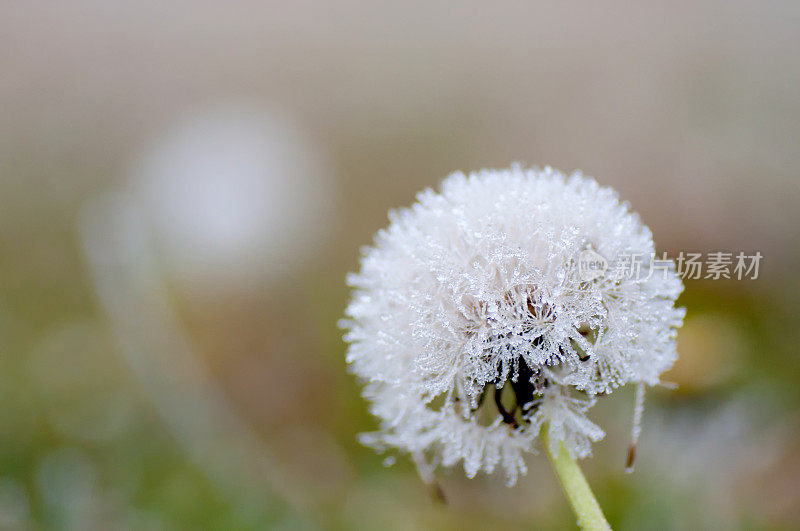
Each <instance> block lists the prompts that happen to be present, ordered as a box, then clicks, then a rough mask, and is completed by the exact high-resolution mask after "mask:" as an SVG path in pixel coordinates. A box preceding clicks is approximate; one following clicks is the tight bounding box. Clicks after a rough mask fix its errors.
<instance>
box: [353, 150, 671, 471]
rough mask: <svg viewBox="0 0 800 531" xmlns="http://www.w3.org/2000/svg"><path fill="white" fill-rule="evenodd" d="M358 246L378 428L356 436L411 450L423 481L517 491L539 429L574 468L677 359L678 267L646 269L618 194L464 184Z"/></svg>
mask: <svg viewBox="0 0 800 531" xmlns="http://www.w3.org/2000/svg"><path fill="white" fill-rule="evenodd" d="M389 217H390V221H391V222H390V224H389V226H388V227H387V228H385V229H383V230H381V231H379V232H378V234H377V235H376V236H375V241H374V244H373V245H372V246H371V247H368V248H365V249H364V251H363V256H362V259H361V271H360V272H358V273H355V274H351V275H350V276H349V277H348V283H349V284H350V286H351V287H352V288H353V295H352V300H351V302H350V304H349V306H348V308H347V310H346V318H345V319H344V320H343V321H342V323H341V325H342V326H343V327H344V328H345V329H346V330H347V332H346V334H345V339H346V341H347V342H349V348H348V352H347V361H348V363H349V364H350V367H351V369H352V371H353V372H354V373H355V374H356V375H357V376H358V377H360V379H362V380H363V381H364V382H365V387H364V396H365V397H366V398H367V400H368V401H369V402H370V403H371V411H372V413H373V414H375V415H376V416H377V417H378V418H379V419H380V421H381V429H380V431H377V432H374V433H366V434H362V435H361V441H362V442H363V443H364V444H367V445H370V446H373V447H375V448H377V449H379V450H384V449H396V450H399V451H401V452H407V453H409V454H411V456H412V458H413V459H414V461H415V463H416V464H417V466H418V468H420V470H421V473H422V474H423V477H424V476H425V475H426V474H429V473H430V470H432V469H433V468H434V467H435V466H437V465H442V466H452V465H455V464H457V463H459V462H461V463H463V466H464V469H465V471H466V474H467V475H468V476H469V477H472V476H474V475H475V474H476V473H477V472H478V471H481V470H482V471H485V472H487V473H491V472H494V471H502V472H503V473H504V474H505V475H506V477H507V480H508V482H509V484H513V483H514V482H515V481H516V479H517V476H518V475H519V474H521V473H524V472H525V463H524V461H523V458H522V456H523V454H524V453H525V452H526V451H532V450H534V449H535V447H536V444H537V440H538V438H539V432H540V431H541V429H542V428H543V427H544V429H547V430H549V432H548V434H549V440H550V442H551V444H560V443H561V442H563V443H564V444H565V446H566V448H567V450H568V451H569V452H570V453H571V454H572V455H573V456H575V457H584V456H586V455H588V454H589V453H590V451H591V443H592V442H593V441H597V440H599V439H600V438H602V437H603V435H604V433H603V430H602V429H601V428H600V427H599V426H597V425H596V424H594V423H593V422H592V421H591V420H589V418H588V416H587V412H588V410H589V408H590V407H591V406H592V405H593V404H594V403H595V401H596V400H597V397H598V396H601V395H605V394H608V393H610V392H612V391H613V390H614V389H615V388H617V387H619V386H621V385H625V384H628V383H635V384H646V385H654V384H656V383H658V382H659V376H660V375H661V374H662V373H663V372H664V371H666V370H667V369H669V368H670V366H672V364H673V362H674V361H675V359H676V352H675V334H676V329H677V327H679V326H680V325H681V323H682V320H683V309H680V308H675V305H674V303H675V299H676V298H677V296H678V295H679V293H680V292H681V290H682V284H681V281H680V279H679V278H678V276H677V274H676V273H675V271H674V268H670V267H662V268H661V269H660V270H658V271H653V272H651V271H649V268H650V263H649V257H650V256H652V255H653V253H654V248H653V240H652V235H651V233H650V231H649V230H648V229H647V227H645V226H644V225H643V224H642V222H641V221H640V220H639V217H638V216H637V215H636V214H634V213H632V212H631V211H630V210H629V208H628V205H627V204H626V203H621V202H620V200H619V198H618V197H617V194H616V193H615V192H614V191H613V190H612V189H611V188H607V187H602V186H600V185H598V184H597V182H595V181H594V180H593V179H591V178H588V177H584V176H582V175H581V174H580V173H575V174H573V175H571V176H569V177H567V176H565V175H563V174H561V173H560V172H558V171H556V170H553V169H551V168H545V169H543V170H540V169H536V168H534V169H523V168H520V167H516V166H515V167H512V168H510V169H506V170H483V171H480V172H477V173H472V174H470V175H468V176H467V175H464V174H462V173H455V174H453V175H451V176H450V177H448V178H447V179H445V180H444V182H443V183H442V185H441V188H440V190H439V191H438V192H437V191H433V190H430V189H429V190H425V191H423V192H422V193H420V194H419V195H418V196H417V202H416V203H415V204H413V205H412V206H411V207H410V208H406V209H402V210H399V211H394V212H391V213H390V215H389ZM587 253H590V255H591V256H596V257H598V260H599V259H602V260H605V261H607V263H608V264H614V263H617V262H619V261H620V260H622V259H623V257H626V256H635V255H640V256H644V257H647V259H646V260H645V261H644V262H643V263H641V264H640V271H639V273H638V274H637V275H612V274H596V273H593V274H581V271H580V270H579V268H578V267H577V265H578V262H579V260H580V259H581V255H582V254H583V256H584V257H585V256H587Z"/></svg>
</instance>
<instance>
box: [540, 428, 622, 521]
mask: <svg viewBox="0 0 800 531" xmlns="http://www.w3.org/2000/svg"><path fill="white" fill-rule="evenodd" d="M548 431H549V430H548V429H547V426H544V428H543V429H542V432H541V437H542V441H543V442H544V447H545V449H546V451H547V456H548V457H549V458H550V463H551V464H552V465H553V470H555V472H556V476H558V482H559V483H560V484H561V488H562V489H563V490H564V494H565V495H566V496H567V499H568V500H569V504H570V506H571V507H572V511H573V512H574V513H575V516H577V517H578V526H580V528H581V529H584V530H586V531H594V530H601V529H607V530H610V529H611V526H609V525H608V522H607V521H606V518H605V516H603V511H602V510H601V509H600V504H598V503H597V499H595V497H594V494H592V489H591V488H590V487H589V484H588V483H587V482H586V478H585V477H584V476H583V472H581V469H580V467H579V466H578V463H577V462H576V461H575V459H573V458H572V456H571V455H569V452H568V451H567V448H566V447H565V446H564V443H563V442H560V441H559V442H558V444H557V446H556V448H555V449H554V448H553V447H552V446H551V445H550V437H549V434H548Z"/></svg>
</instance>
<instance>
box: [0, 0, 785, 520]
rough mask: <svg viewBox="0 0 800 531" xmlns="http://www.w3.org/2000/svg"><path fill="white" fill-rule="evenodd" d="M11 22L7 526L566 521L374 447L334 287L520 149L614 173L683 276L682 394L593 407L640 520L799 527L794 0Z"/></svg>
mask: <svg viewBox="0 0 800 531" xmlns="http://www.w3.org/2000/svg"><path fill="white" fill-rule="evenodd" d="M165 4H166V3H164V2H152V1H139V2H133V1H118V2H99V1H96V2H88V1H74V2H24V1H15V0H11V1H7V2H3V3H2V4H0V528H2V529H196V528H207V529H262V528H276V529H318V528H324V529H486V528H500V527H502V528H504V529H523V528H531V527H533V528H539V529H564V528H566V529H569V528H571V527H573V526H574V517H573V516H572V515H571V513H570V511H569V508H568V506H567V504H566V502H565V500H564V498H563V496H562V495H561V493H560V491H559V489H558V485H557V483H556V481H555V478H554V476H553V473H552V471H551V470H549V467H548V464H547V462H546V460H545V459H544V458H543V457H542V456H531V457H530V458H529V460H528V463H529V469H530V470H529V473H528V475H527V476H526V477H525V478H524V479H523V480H521V481H520V483H519V484H518V485H517V486H516V487H514V488H511V489H509V488H506V487H505V486H504V485H503V481H502V478H485V477H479V478H478V479H476V480H472V481H468V480H466V479H465V478H464V474H463V472H462V470H460V469H456V470H454V471H452V472H450V473H447V472H443V473H440V474H439V480H440V481H441V483H442V487H443V489H444V491H445V493H446V495H447V500H448V502H447V504H446V505H442V504H439V503H436V502H435V501H434V500H433V499H432V497H431V495H430V492H429V491H428V490H427V489H426V488H425V486H424V485H423V484H422V483H421V482H420V481H419V479H418V478H417V477H416V473H415V471H414V470H413V467H412V466H411V465H410V463H409V460H408V459H407V458H405V457H398V459H397V462H396V464H394V466H391V467H385V466H384V458H385V456H381V455H376V454H375V453H373V452H372V451H371V450H368V449H366V448H363V447H361V446H359V445H358V444H357V443H356V440H355V437H356V434H357V433H358V432H361V431H368V430H372V429H374V428H375V426H376V422H375V420H374V419H373V418H371V417H370V415H369V414H368V413H367V408H366V404H365V403H364V401H363V400H362V399H361V398H360V390H359V386H358V384H357V382H355V380H354V378H353V377H352V376H351V375H349V374H348V373H347V372H346V367H345V363H344V349H345V347H344V344H343V342H342V340H341V332H340V331H339V330H338V329H337V325H336V322H337V320H338V319H339V317H340V316H341V315H342V312H343V310H344V307H345V304H346V301H347V297H348V292H347V289H346V287H345V285H344V277H345V274H346V273H347V272H348V271H351V270H354V269H355V268H357V265H358V256H359V248H360V246H362V245H365V244H368V243H370V241H371V237H372V234H373V233H374V232H375V231H376V230H378V229H379V228H381V227H383V226H385V225H386V223H387V218H386V213H387V210H388V209H389V208H393V207H397V206H402V205H408V204H409V203H411V202H412V201H413V199H414V195H415V193H416V192H417V191H419V190H421V189H423V188H425V187H428V186H435V185H436V184H437V183H438V181H439V180H440V179H441V178H443V177H444V176H446V175H447V174H448V173H450V172H451V171H454V170H465V171H468V170H472V169H479V168H483V167H505V166H508V165H509V164H510V163H511V162H514V161H519V162H522V163H524V164H531V165H552V166H555V167H557V168H560V169H562V170H565V171H571V170H573V169H577V168H580V169H582V170H584V171H585V172H586V173H587V174H589V175H592V176H594V177H596V178H597V179H598V181H600V182H601V183H603V184H607V185H612V186H614V187H615V188H616V189H617V190H618V191H619V192H620V194H621V196H622V197H623V198H625V199H627V200H629V201H630V202H631V204H632V205H633V208H634V209H635V210H636V211H638V212H639V213H640V214H641V216H642V218H643V219H644V220H645V222H646V223H647V224H648V225H649V226H650V228H651V229H652V230H653V232H654V234H655V238H656V244H657V247H658V249H659V250H661V251H668V252H669V253H670V254H673V255H674V254H676V253H678V252H680V251H686V252H703V253H705V252H711V251H720V250H722V251H729V252H733V253H738V252H739V251H744V252H746V253H747V254H752V253H755V252H756V251H760V252H761V253H762V255H763V256H764V258H763V261H762V263H761V268H760V272H759V278H758V279H757V280H741V281H738V280H718V281H711V280H705V281H704V280H697V281H688V282H687V284H686V291H685V293H684V294H683V295H682V297H681V299H680V302H681V303H682V305H684V306H686V307H687V310H688V313H687V319H686V324H685V326H684V328H683V329H682V330H681V332H680V335H679V354H680V360H679V362H678V363H677V365H676V366H675V368H674V369H673V370H672V371H671V372H670V373H669V374H668V375H667V376H666V379H667V380H670V381H674V382H676V383H678V385H679V388H678V389H677V390H676V391H668V390H663V389H655V390H653V391H652V392H650V393H649V394H648V406H647V409H646V411H645V415H644V423H643V424H644V429H643V435H642V438H641V440H640V442H639V448H640V453H639V460H638V462H637V469H636V471H635V473H634V474H632V475H626V474H625V473H624V471H623V468H624V458H625V453H626V449H627V440H628V436H629V435H628V434H629V430H630V418H631V411H632V393H631V392H629V390H621V391H620V392H618V393H614V395H613V396H611V397H609V398H608V399H605V400H603V401H601V403H599V404H598V405H597V406H596V407H595V408H594V410H593V418H594V419H595V420H596V421H597V422H598V423H600V424H601V425H602V426H604V427H605V428H606V431H607V433H608V435H607V437H606V439H605V440H603V441H602V442H601V443H599V444H597V445H596V446H595V456H594V457H593V458H592V459H590V460H588V461H585V462H584V468H585V470H586V472H587V474H588V476H589V480H590V483H591V484H592V485H593V486H594V488H595V491H596V493H597V495H598V497H599V500H600V502H601V505H603V507H604V508H605V510H606V512H607V515H608V517H609V520H610V522H611V523H612V525H613V526H614V527H615V528H618V529H633V530H640V529H737V528H748V529H752V528H758V529H792V528H797V527H798V526H800V437H798V434H799V433H800V431H798V430H800V413H798V407H797V406H798V404H800V357H798V351H797V348H798V344H799V343H800V340H798V325H799V324H800V323H798V319H797V316H798V313H800V298H798V296H800V279H799V278H798V277H797V275H796V272H797V271H798V266H800V239H799V238H798V236H800V233H799V231H798V229H799V228H800V208H798V205H800V183H799V182H798V168H800V149H798V139H800V98H799V97H798V84H799V83H800V30H799V29H798V28H800V4H798V3H796V2H790V1H786V0H781V1H765V2H759V3H753V2H746V1H744V0H734V1H722V0H719V1H700V2H672V3H668V4H667V3H656V2H639V3H630V2H616V1H614V2H603V3H596V2H566V3H565V2H560V3H557V2H542V3H524V2H504V1H502V2H491V3H485V2H475V1H466V2H438V1H425V2H417V1H407V2H397V3H394V4H389V3H368V2H329V3H328V2H304V1H300V2H245V1H242V2H189V1H186V0H182V1H177V2H170V3H169V4H168V5H165Z"/></svg>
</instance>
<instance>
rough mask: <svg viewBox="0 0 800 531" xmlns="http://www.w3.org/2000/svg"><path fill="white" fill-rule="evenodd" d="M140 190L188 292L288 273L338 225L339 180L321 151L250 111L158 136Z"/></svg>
mask: <svg viewBox="0 0 800 531" xmlns="http://www.w3.org/2000/svg"><path fill="white" fill-rule="evenodd" d="M133 184H134V188H135V190H134V191H135V192H136V193H137V195H138V196H139V197H140V198H141V199H142V203H143V206H144V207H145V211H146V214H147V215H148V218H149V219H150V221H151V224H152V228H153V229H154V233H155V235H156V237H157V242H158V244H159V250H160V252H161V254H163V255H164V257H165V259H166V262H167V265H168V266H169V268H170V269H171V272H172V273H173V274H174V275H175V276H177V277H178V279H179V280H183V281H188V282H189V283H190V284H201V285H202V284H206V283H208V282H211V283H212V284H213V283H222V284H230V283H231V282H234V283H242V282H243V283H245V284H247V283H248V282H252V281H253V280H258V279H259V278H261V277H265V278H275V277H280V276H283V275H286V274H287V273H290V272H292V271H293V270H294V269H296V268H297V266H298V264H299V263H300V262H302V260H303V259H304V258H306V257H307V256H308V255H309V254H310V253H311V251H312V250H313V249H314V248H315V247H316V246H318V245H319V244H321V242H322V241H323V240H324V236H325V234H326V230H327V228H328V227H330V219H329V218H330V214H331V212H332V208H333V204H332V200H333V199H332V197H333V195H334V194H333V186H332V180H331V178H330V172H329V170H328V168H327V166H326V164H325V163H324V161H323V158H322V157H321V155H320V153H319V151H318V150H317V149H316V146H315V145H314V144H313V143H312V142H311V141H310V140H309V139H308V138H307V137H306V136H305V135H304V134H303V132H302V131H301V130H300V129H299V128H298V127H297V126H296V124H295V123H294V122H293V121H292V120H290V119H288V118H287V117H286V116H284V115H282V114H280V113H275V112H265V111H263V110H262V109H261V108H259V107H254V106H252V105H246V104H244V105H239V106H235V105H232V106H231V105H229V106H221V107H219V108H217V109H208V110H205V111H202V112H198V113H196V114H195V115H194V116H192V117H191V118H190V119H188V120H187V121H185V122H184V123H180V124H178V125H177V126H175V127H174V128H173V129H172V130H171V131H169V132H167V133H166V134H165V135H163V136H162V137H160V138H156V139H155V142H154V145H153V146H152V147H151V148H150V149H149V150H147V151H146V152H145V153H144V154H143V155H142V157H141V158H140V160H138V161H137V163H136V164H135V166H134V179H133Z"/></svg>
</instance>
